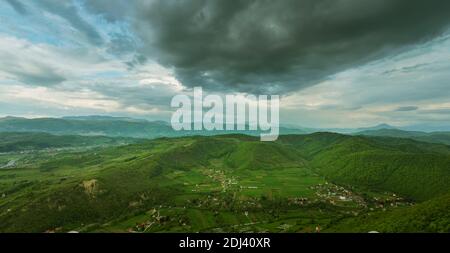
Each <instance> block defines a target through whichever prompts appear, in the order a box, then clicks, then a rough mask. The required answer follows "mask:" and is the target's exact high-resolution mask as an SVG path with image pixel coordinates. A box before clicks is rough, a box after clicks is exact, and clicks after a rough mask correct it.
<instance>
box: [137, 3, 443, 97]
mask: <svg viewBox="0 0 450 253" xmlns="http://www.w3.org/2000/svg"><path fill="white" fill-rule="evenodd" d="M135 4H136V5H137V6H135V10H136V12H137V13H136V15H137V16H136V19H135V22H136V23H135V27H136V31H137V35H138V36H139V37H140V38H141V39H143V41H144V42H145V43H146V45H147V47H146V49H147V50H146V51H145V53H146V55H147V56H149V57H153V58H155V59H157V60H159V61H160V62H161V63H162V64H164V65H166V66H168V67H173V68H174V70H175V74H176V76H177V78H178V79H179V80H180V81H181V82H182V83H183V85H185V86H188V87H192V86H197V85H202V86H204V88H209V89H232V90H239V91H248V92H289V91H293V90H297V89H300V88H302V87H307V86H309V85H313V84H315V83H317V82H318V81H320V80H323V79H326V78H327V77H329V76H330V75H332V74H335V73H338V72H340V71H343V70H346V69H349V68H352V67H356V66H359V65H361V64H364V63H367V62H369V61H372V60H375V59H379V58H382V57H386V56H390V55H392V54H394V53H396V52H399V51H401V50H402V49H404V48H405V47H407V46H410V45H414V44H416V43H420V42H423V41H426V40H428V39H430V38H433V37H436V36H438V35H440V34H441V33H442V32H443V31H444V29H446V28H447V26H448V24H449V21H450V1H445V0H430V1H423V0H389V1H388V0H381V1H373V0H303V1H298V0H283V1H269V0H255V1H251V0H235V1H228V0H224V1H219V0H217V1H214V0H184V1H152V2H150V3H149V2H148V1H140V2H138V3H135Z"/></svg>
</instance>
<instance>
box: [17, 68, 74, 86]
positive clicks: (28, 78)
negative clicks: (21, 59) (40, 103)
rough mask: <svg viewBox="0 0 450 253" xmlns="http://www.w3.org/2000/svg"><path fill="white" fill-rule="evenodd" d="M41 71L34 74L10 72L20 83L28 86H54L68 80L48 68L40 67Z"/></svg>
mask: <svg viewBox="0 0 450 253" xmlns="http://www.w3.org/2000/svg"><path fill="white" fill-rule="evenodd" d="M38 70H39V71H37V72H36V71H34V72H26V71H25V70H23V71H18V70H15V71H10V72H9V73H10V74H13V75H14V76H15V77H16V78H17V80H18V81H20V82H23V83H25V84H28V85H36V86H53V85H57V84H60V83H62V82H64V81H65V80H66V78H65V77H64V76H62V75H60V74H58V73H56V72H55V71H54V70H52V69H50V68H46V67H40V68H39V69H38Z"/></svg>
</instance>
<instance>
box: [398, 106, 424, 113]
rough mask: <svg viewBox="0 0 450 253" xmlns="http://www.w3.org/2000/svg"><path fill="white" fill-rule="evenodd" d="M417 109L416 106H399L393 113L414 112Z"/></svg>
mask: <svg viewBox="0 0 450 253" xmlns="http://www.w3.org/2000/svg"><path fill="white" fill-rule="evenodd" d="M417 109H419V107H417V106H400V107H398V108H397V109H395V111H397V112H410V111H416V110H417Z"/></svg>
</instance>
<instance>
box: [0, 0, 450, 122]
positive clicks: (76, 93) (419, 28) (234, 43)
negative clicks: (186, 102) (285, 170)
mask: <svg viewBox="0 0 450 253" xmlns="http://www.w3.org/2000/svg"><path fill="white" fill-rule="evenodd" d="M449 14H450V1H446V0H430V1H421V0H379V1H372V0H278V1H269V0H234V1H228V0H183V1H176V0H151V1H145V0H136V1H127V0H95V1H88V0H65V1H59V0H58V1H57V0H36V1H18V0H7V1H3V2H0V21H1V23H2V25H1V26H0V58H1V59H2V60H1V61H0V100H1V103H0V115H6V114H16V115H49V116H51V115H58V116H61V115H73V114H90V113H92V114H102V113H105V114H114V115H119V114H121V115H123V114H126V115H128V116H142V117H148V118H152V119H155V118H157V119H167V118H168V115H170V110H171V109H170V108H169V107H168V106H169V105H170V99H171V97H172V96H173V95H175V94H179V93H182V92H188V91H189V88H191V87H194V86H202V87H203V88H204V90H207V91H209V92H218V93H219V94H221V93H222V95H223V93H228V92H246V93H260V94H261V93H264V94H268V93H269V94H279V95H283V100H282V104H281V106H282V112H281V117H282V121H285V122H289V123H298V124H303V125H308V126H349V125H352V124H353V125H354V124H356V125H358V126H367V125H371V124H378V123H380V122H387V123H391V124H400V125H401V124H414V123H419V122H446V121H449V120H450V113H449V112H450V104H448V102H447V101H448V100H449V99H450V93H449V91H450V89H449V82H450V75H449V74H448V73H449V71H448V70H449V68H450V37H449V34H450V33H449V24H450V15H449ZM49 97H51V98H49Z"/></svg>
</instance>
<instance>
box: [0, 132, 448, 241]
mask: <svg viewBox="0 0 450 253" xmlns="http://www.w3.org/2000/svg"><path fill="white" fill-rule="evenodd" d="M25 137H26V138H29V136H27V135H24V138H25ZM405 142H407V143H406V144H407V145H405ZM406 146H407V148H405V147H406ZM413 157H415V158H413ZM449 157H450V147H447V146H445V145H440V144H428V143H421V142H416V141H407V140H403V141H400V142H399V141H398V140H397V139H387V140H386V139H379V138H376V137H359V136H356V137H355V136H347V135H340V134H333V133H315V134H310V135H285V136H281V137H280V139H279V140H278V141H277V142H273V143H264V142H260V141H259V140H258V139H257V138H256V137H251V136H245V135H223V136H209V137H201V136H193V137H179V138H161V139H155V140H138V141H135V142H134V143H124V142H111V143H109V144H108V145H102V146H97V147H88V148H83V146H71V147H70V148H64V147H58V148H53V149H52V148H45V149H33V150H30V149H29V148H26V151H23V150H22V151H11V152H7V153H2V154H0V164H6V165H8V164H9V165H8V166H7V167H4V168H2V169H1V170H0V231H2V232H69V231H77V232H133V233H135V232H334V231H336V232H337V231H341V232H342V231H343V232H369V231H372V230H376V231H379V232H448V231H449V228H450V219H448V214H447V213H448V212H447V211H446V210H447V208H448V207H449V205H450V202H445V201H444V202H441V201H437V200H436V199H439V198H441V199H448V194H449V193H450V171H449V168H450V166H447V165H446V164H447V161H449V160H450V159H449ZM337 158H339V159H337ZM11 161H14V164H11ZM3 166H4V165H3ZM404 171H406V172H404ZM405 173H409V174H408V176H406V174H405ZM424 181H429V182H430V183H429V184H426V183H424ZM417 210H419V211H417ZM418 212H419V213H421V214H420V217H421V219H422V220H423V219H425V220H426V219H427V217H428V218H430V219H433V220H434V223H433V224H434V225H433V226H431V225H430V223H427V222H422V223H420V222H419V223H417V222H416V223H415V224H416V225H415V227H411V223H410V221H409V220H404V221H403V223H402V222H401V220H402V219H407V218H408V217H410V218H411V217H416V215H417V213H418ZM437 214H439V215H438V216H436V215H437ZM443 214H445V215H443ZM375 217H376V218H375ZM392 217H401V218H402V219H400V221H399V222H395V223H392V222H388V221H389V220H390V219H393V218H392ZM384 219H386V220H387V221H386V222H383V220H384ZM371 224H372V225H371ZM392 224H396V226H392Z"/></svg>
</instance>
